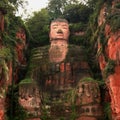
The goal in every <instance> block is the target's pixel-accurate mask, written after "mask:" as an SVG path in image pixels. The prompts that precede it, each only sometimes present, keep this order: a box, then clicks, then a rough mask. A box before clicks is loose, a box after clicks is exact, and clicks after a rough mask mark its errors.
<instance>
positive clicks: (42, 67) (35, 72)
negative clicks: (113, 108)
mask: <svg viewBox="0 0 120 120" xmlns="http://www.w3.org/2000/svg"><path fill="white" fill-rule="evenodd" d="M69 35H70V31H69V24H68V21H67V20H65V19H60V18H58V19H55V20H53V21H52V22H51V25H50V33H49V37H50V46H43V47H38V48H34V49H33V50H32V52H31V53H32V54H31V60H30V65H29V68H28V72H27V75H26V78H25V79H24V80H22V81H21V83H20V89H19V95H20V97H19V102H20V104H21V105H22V106H23V107H24V108H25V109H27V111H28V112H29V113H30V112H31V109H33V108H34V109H35V106H34V105H35V104H36V106H38V109H36V113H35V114H36V116H35V114H34V116H35V118H36V119H37V118H38V117H37V114H38V113H39V118H40V119H41V120H42V119H43V118H46V119H47V120H60V119H64V120H81V119H82V120H83V119H84V116H86V115H87V119H85V120H88V119H89V120H93V119H92V118H94V120H98V117H99V116H101V114H97V113H96V114H95V116H94V113H95V112H97V110H98V109H99V107H96V106H95V112H93V113H92V112H91V113H90V114H88V113H89V112H88V113H84V114H81V112H80V109H82V108H81V105H82V104H84V102H83V101H84V97H85V95H82V94H84V92H85V93H87V92H86V91H88V94H89V96H87V97H88V99H89V98H90V99H92V100H91V101H92V102H91V101H90V100H88V103H89V104H93V99H94V101H95V99H97V100H96V101H95V104H96V103H97V104H100V98H99V97H100V96H99V94H100V93H99V90H98V89H99V87H98V84H93V85H92V88H94V89H96V88H97V90H98V91H97V92H95V91H94V90H93V92H91V89H90V86H91V83H90V84H89V83H88V84H86V82H83V83H82V84H81V83H80V81H81V80H82V79H85V78H86V77H87V78H88V77H91V71H90V68H89V65H88V63H87V61H86V54H85V53H84V51H85V49H84V47H82V46H76V45H69V44H68V43H69V40H68V39H69ZM33 83H34V84H33ZM84 84H85V85H84ZM81 85H83V86H85V88H82V87H80V86H81ZM78 86H79V88H80V89H84V92H83V91H81V92H82V93H81V95H80V96H79V95H78V93H79V90H78ZM88 86H89V88H88ZM34 89H37V90H38V91H39V92H38V94H36V92H34ZM89 92H90V93H89ZM94 92H95V93H94ZM92 94H93V95H92ZM97 94H98V96H97ZM91 95H92V96H94V95H96V96H97V97H90V96H91ZM29 97H31V98H32V99H34V97H37V99H35V100H31V103H30V99H29ZM81 97H83V98H81ZM85 98H86V97H85ZM80 99H83V100H82V102H80ZM98 99H99V100H98ZM36 100H38V102H36ZM22 101H24V103H23V102H22ZM28 101H29V103H30V104H31V106H29V105H28V104H29V103H28ZM86 102H87V100H86ZM86 102H85V105H86V108H85V109H87V103H86ZM34 103H35V104H34ZM32 104H33V106H32ZM78 104H79V105H78ZM27 105H28V106H27ZM26 106H27V107H26ZM77 106H78V107H77ZM89 106H90V105H89ZM39 107H40V108H39ZM28 108H29V109H28ZM91 109H92V108H91ZM93 109H94V108H93ZM93 111H94V110H93ZM99 111H100V110H99ZM96 116H97V117H96Z"/></svg>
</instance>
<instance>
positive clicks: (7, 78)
mask: <svg viewBox="0 0 120 120" xmlns="http://www.w3.org/2000/svg"><path fill="white" fill-rule="evenodd" d="M3 32H4V12H3V11H2V10H0V120H4V119H5V113H6V94H7V92H8V86H9V85H11V83H12V61H8V60H7V59H8V58H9V56H10V55H11V53H10V50H9V49H8V48H6V47H5V46H3V44H2V33H3Z"/></svg>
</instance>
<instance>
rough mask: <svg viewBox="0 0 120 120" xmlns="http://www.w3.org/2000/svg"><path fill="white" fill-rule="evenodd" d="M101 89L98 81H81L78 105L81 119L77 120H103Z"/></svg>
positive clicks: (78, 88) (78, 90)
mask: <svg viewBox="0 0 120 120" xmlns="http://www.w3.org/2000/svg"><path fill="white" fill-rule="evenodd" d="M100 102H101V98H100V89H99V85H98V83H97V82H96V81H80V82H79V84H78V87H77V98H76V105H77V106H78V107H77V112H78V113H79V115H80V117H79V118H78V119H77V120H84V119H85V120H87V119H88V118H89V120H97V119H102V114H103V113H102V107H101V106H100Z"/></svg>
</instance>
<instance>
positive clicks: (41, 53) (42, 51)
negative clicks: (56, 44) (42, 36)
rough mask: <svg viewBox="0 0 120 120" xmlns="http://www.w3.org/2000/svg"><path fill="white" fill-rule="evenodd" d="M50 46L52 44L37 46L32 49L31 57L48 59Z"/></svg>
mask: <svg viewBox="0 0 120 120" xmlns="http://www.w3.org/2000/svg"><path fill="white" fill-rule="evenodd" d="M49 47H50V46H49V45H48V46H43V47H37V48H34V49H32V50H31V59H32V60H34V61H36V60H43V59H47V58H48V50H49Z"/></svg>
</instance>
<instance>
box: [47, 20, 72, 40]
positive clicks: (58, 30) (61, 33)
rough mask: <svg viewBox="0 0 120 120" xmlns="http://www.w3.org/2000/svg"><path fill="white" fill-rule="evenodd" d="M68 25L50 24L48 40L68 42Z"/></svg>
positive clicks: (62, 23)
mask: <svg viewBox="0 0 120 120" xmlns="http://www.w3.org/2000/svg"><path fill="white" fill-rule="evenodd" d="M69 33H70V32H69V25H68V23H66V22H61V21H60V22H59V21H56V22H52V23H51V26H50V34H49V36H50V40H51V41H52V40H65V41H68V37H69Z"/></svg>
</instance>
